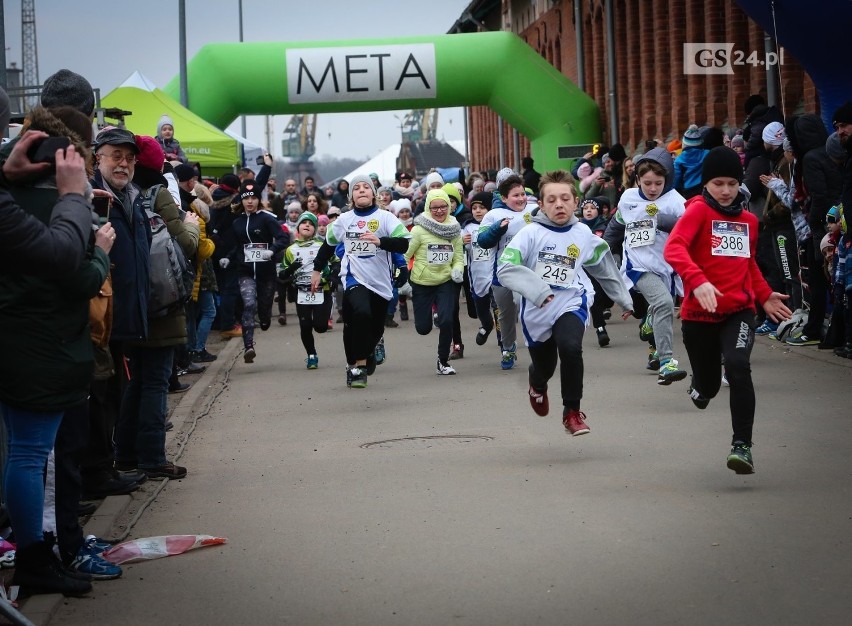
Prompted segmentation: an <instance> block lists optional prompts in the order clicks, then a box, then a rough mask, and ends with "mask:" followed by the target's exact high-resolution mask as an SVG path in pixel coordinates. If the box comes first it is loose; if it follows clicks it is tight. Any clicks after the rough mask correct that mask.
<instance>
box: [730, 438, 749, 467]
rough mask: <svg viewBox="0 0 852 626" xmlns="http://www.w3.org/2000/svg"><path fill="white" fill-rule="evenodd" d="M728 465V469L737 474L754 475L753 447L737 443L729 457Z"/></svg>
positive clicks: (740, 442)
mask: <svg viewBox="0 0 852 626" xmlns="http://www.w3.org/2000/svg"><path fill="white" fill-rule="evenodd" d="M727 465H728V469H731V470H734V471H735V472H736V473H737V474H754V461H752V458H751V446H750V445H748V444H746V443H744V442H742V441H735V442H734V445H733V446H732V447H731V453H730V454H729V455H728V463H727Z"/></svg>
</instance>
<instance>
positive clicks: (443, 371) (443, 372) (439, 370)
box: [435, 359, 456, 376]
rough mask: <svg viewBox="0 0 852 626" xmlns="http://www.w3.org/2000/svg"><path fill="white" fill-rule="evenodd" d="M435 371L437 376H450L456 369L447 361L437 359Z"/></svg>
mask: <svg viewBox="0 0 852 626" xmlns="http://www.w3.org/2000/svg"><path fill="white" fill-rule="evenodd" d="M435 373H436V374H438V375H439V376H452V375H453V374H455V373H456V370H455V369H454V368H453V366H452V365H450V364H448V363H441V359H438V365H437V366H436V372H435Z"/></svg>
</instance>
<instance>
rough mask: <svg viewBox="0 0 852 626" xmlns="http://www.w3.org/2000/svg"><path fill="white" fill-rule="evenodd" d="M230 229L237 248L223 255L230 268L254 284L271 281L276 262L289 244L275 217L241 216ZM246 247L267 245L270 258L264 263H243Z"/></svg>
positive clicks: (263, 212) (259, 214)
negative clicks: (249, 277)
mask: <svg viewBox="0 0 852 626" xmlns="http://www.w3.org/2000/svg"><path fill="white" fill-rule="evenodd" d="M232 228H233V230H234V235H235V238H236V244H235V245H234V247H233V248H231V249H230V250H229V251H228V252H227V253H226V255H227V257H228V259H229V261H230V263H231V264H235V265H237V268H238V271H239V273H240V276H251V277H252V278H254V279H255V280H273V279H274V278H275V275H276V259H280V257H281V254H282V253H283V252H284V250H285V249H286V248H287V244H288V243H289V240H288V238H287V236H286V235H285V234H284V231H283V230H282V229H281V225H280V224H279V223H278V220H277V219H275V216H274V215H273V214H272V213H269V212H267V211H257V212H256V213H252V214H249V213H240V214H239V215H237V217H236V218H234V223H233V226H232ZM247 244H266V245H267V247H268V249H269V250H272V257H271V258H270V259H269V260H267V261H259V262H256V263H250V262H246V260H245V252H244V250H245V248H244V246H246V245H247Z"/></svg>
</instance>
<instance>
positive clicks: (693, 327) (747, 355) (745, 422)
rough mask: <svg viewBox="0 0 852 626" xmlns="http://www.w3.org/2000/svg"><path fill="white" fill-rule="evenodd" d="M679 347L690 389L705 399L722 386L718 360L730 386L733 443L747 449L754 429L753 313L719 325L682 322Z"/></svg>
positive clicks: (735, 314) (714, 323) (734, 315)
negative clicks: (684, 357)
mask: <svg viewBox="0 0 852 626" xmlns="http://www.w3.org/2000/svg"><path fill="white" fill-rule="evenodd" d="M682 328H683V345H684V346H685V347H686V353H687V354H688V355H689V363H690V365H691V366H692V387H693V388H694V389H696V390H697V391H698V393H700V394H701V395H702V396H704V397H705V398H708V399H709V398H715V397H716V394H717V393H719V388H720V387H721V385H722V359H723V358H724V360H725V374H726V376H727V378H728V384H730V386H731V393H730V404H731V426H732V427H733V430H734V436H733V439H732V442H733V441H743V442H745V443H747V444H749V445H751V432H752V428H753V426H754V406H755V399H754V385H753V384H752V381H751V349H752V347H753V346H754V312H753V311H740V312H739V313H734V314H733V315H731V316H730V317H728V318H727V319H725V320H724V321H721V322H690V321H686V320H684V321H683V324H682Z"/></svg>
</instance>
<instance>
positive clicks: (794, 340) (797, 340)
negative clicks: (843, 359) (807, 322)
mask: <svg viewBox="0 0 852 626" xmlns="http://www.w3.org/2000/svg"><path fill="white" fill-rule="evenodd" d="M784 343H786V344H787V345H788V346H815V345H817V344H818V343H819V337H808V336H807V335H805V334H801V335H796V336H795V337H789V338H788V339H787V340H786V341H785V342H784Z"/></svg>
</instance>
